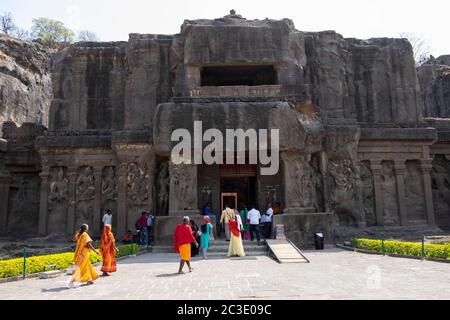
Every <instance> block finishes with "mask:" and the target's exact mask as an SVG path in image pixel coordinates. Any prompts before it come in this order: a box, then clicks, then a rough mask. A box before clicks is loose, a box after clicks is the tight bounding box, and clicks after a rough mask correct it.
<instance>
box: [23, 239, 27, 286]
mask: <svg viewBox="0 0 450 320" xmlns="http://www.w3.org/2000/svg"><path fill="white" fill-rule="evenodd" d="M26 275H27V246H24V247H23V279H24V280H25V277H26Z"/></svg>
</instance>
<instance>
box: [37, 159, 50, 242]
mask: <svg viewBox="0 0 450 320" xmlns="http://www.w3.org/2000/svg"><path fill="white" fill-rule="evenodd" d="M39 176H40V177H41V197H40V200H39V235H41V236H45V235H47V218H48V191H49V189H50V182H49V178H50V168H49V167H47V166H45V167H42V171H41V173H40V174H39Z"/></svg>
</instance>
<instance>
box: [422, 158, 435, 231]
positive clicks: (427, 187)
mask: <svg viewBox="0 0 450 320" xmlns="http://www.w3.org/2000/svg"><path fill="white" fill-rule="evenodd" d="M432 168H433V165H432V159H423V160H421V161H420V170H421V172H422V182H423V190H424V195H425V207H426V210H427V212H426V213H427V223H428V225H429V226H434V225H435V217H434V206H433V193H432V191H431V176H430V172H431V169H432Z"/></svg>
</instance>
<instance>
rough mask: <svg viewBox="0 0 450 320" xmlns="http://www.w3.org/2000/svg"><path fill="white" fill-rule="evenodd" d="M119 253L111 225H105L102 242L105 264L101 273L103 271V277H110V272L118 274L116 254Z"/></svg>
mask: <svg viewBox="0 0 450 320" xmlns="http://www.w3.org/2000/svg"><path fill="white" fill-rule="evenodd" d="M118 251H119V249H117V248H116V240H115V239H114V235H113V233H112V228H111V225H109V224H105V228H104V229H103V234H102V239H101V241H100V252H101V254H102V257H103V264H102V268H101V269H100V271H103V274H102V276H109V274H108V272H116V270H117V265H116V254H117V252H118Z"/></svg>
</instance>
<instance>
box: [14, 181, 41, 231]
mask: <svg viewBox="0 0 450 320" xmlns="http://www.w3.org/2000/svg"><path fill="white" fill-rule="evenodd" d="M39 188H40V179H39V177H38V176H37V175H33V174H13V179H12V182H11V186H10V196H9V205H8V225H7V231H8V232H10V233H16V234H20V235H27V234H33V233H35V232H36V231H37V224H38V221H39V193H38V192H36V191H35V190H39Z"/></svg>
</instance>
